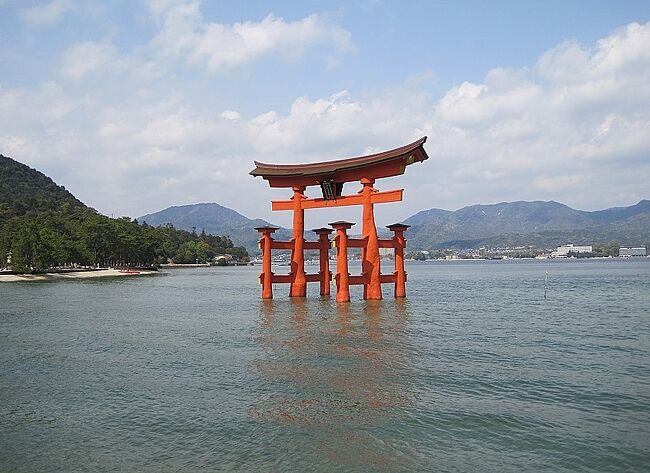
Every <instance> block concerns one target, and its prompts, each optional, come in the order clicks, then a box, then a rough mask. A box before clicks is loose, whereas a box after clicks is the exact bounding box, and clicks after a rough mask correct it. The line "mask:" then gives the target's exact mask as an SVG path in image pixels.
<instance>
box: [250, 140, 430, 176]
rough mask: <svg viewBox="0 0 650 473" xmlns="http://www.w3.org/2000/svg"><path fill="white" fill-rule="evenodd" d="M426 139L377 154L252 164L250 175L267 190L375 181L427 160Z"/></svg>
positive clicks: (256, 162) (400, 172)
mask: <svg viewBox="0 0 650 473" xmlns="http://www.w3.org/2000/svg"><path fill="white" fill-rule="evenodd" d="M426 141H427V137H426V136H425V137H423V138H420V139H419V140H417V141H415V142H413V143H411V144H408V145H405V146H401V147H399V148H395V149H392V150H389V151H383V152H381V153H376V154H370V155H367V156H359V157H356V158H348V159H339V160H336V161H325V162H319V163H308V164H266V163H260V162H258V161H255V169H253V170H252V171H251V172H250V174H251V175H252V176H262V177H263V178H264V179H266V180H267V181H268V182H269V185H270V186H271V187H289V188H291V187H295V186H305V187H307V186H316V185H322V183H323V182H327V181H329V182H331V183H333V184H338V185H342V184H343V183H345V182H354V181H359V180H360V179H362V178H366V179H379V178H383V177H391V176H398V175H400V174H404V169H405V168H406V166H408V165H409V164H413V163H416V162H422V161H424V160H426V159H429V156H427V153H426V151H425V150H424V147H423V145H424V143H425V142H426Z"/></svg>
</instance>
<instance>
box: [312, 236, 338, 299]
mask: <svg viewBox="0 0 650 473" xmlns="http://www.w3.org/2000/svg"><path fill="white" fill-rule="evenodd" d="M312 231H313V232H314V233H315V234H316V235H318V259H319V262H320V271H319V276H320V280H319V282H320V295H321V296H329V295H330V279H332V275H331V273H330V258H329V256H330V255H329V250H330V238H329V236H330V234H331V233H332V232H333V231H334V230H332V229H331V228H316V229H315V230H312Z"/></svg>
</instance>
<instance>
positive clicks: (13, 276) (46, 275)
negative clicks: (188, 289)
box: [0, 268, 159, 282]
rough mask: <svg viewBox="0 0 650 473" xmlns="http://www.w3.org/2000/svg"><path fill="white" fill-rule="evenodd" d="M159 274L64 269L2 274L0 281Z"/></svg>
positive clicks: (153, 273)
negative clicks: (51, 271)
mask: <svg viewBox="0 0 650 473" xmlns="http://www.w3.org/2000/svg"><path fill="white" fill-rule="evenodd" d="M155 274H159V273H158V271H146V270H137V271H132V272H127V271H120V270H119V269H112V268H110V269H100V270H95V271H66V272H64V273H42V274H2V273H0V282H21V281H23V282H24V281H56V280H64V279H75V280H76V279H93V278H114V277H124V276H151V275H155Z"/></svg>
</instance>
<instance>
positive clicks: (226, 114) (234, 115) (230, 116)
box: [221, 110, 240, 122]
mask: <svg viewBox="0 0 650 473" xmlns="http://www.w3.org/2000/svg"><path fill="white" fill-rule="evenodd" d="M221 117H222V118H225V119H226V120H230V121H233V122H236V121H237V120H239V118H240V115H239V112H235V111H233V110H224V111H223V112H221Z"/></svg>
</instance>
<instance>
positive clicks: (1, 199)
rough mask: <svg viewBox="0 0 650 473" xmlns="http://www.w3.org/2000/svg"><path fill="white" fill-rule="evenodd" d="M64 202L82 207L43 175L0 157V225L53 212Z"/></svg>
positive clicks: (82, 205)
mask: <svg viewBox="0 0 650 473" xmlns="http://www.w3.org/2000/svg"><path fill="white" fill-rule="evenodd" d="M66 203H67V204H68V205H71V206H75V207H85V206H84V204H83V203H82V202H80V201H79V200H77V199H76V198H75V196H73V195H72V194H71V193H70V192H68V191H67V190H66V189H65V187H63V186H58V185H57V184H56V183H55V182H54V181H53V180H52V179H50V178H49V177H47V176H46V175H45V174H43V173H42V172H40V171H37V170H36V169H32V168H30V167H29V166H26V165H24V164H22V163H19V162H18V161H14V160H13V159H11V158H8V157H6V156H3V155H1V154H0V225H2V223H3V222H4V221H5V220H8V219H10V218H12V217H17V216H20V215H25V214H27V213H33V214H37V213H40V212H46V211H48V210H56V209H59V208H60V207H61V206H62V205H63V204H66Z"/></svg>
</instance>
